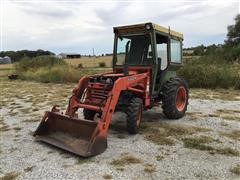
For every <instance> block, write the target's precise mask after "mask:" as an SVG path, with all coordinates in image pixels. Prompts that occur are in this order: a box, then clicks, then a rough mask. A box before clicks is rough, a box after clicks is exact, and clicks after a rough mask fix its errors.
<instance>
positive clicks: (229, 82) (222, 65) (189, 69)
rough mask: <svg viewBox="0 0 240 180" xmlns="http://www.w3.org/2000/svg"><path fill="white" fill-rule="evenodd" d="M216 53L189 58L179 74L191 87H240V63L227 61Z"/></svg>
mask: <svg viewBox="0 0 240 180" xmlns="http://www.w3.org/2000/svg"><path fill="white" fill-rule="evenodd" d="M217 59H218V57H217V56H214V55H208V56H203V57H201V58H199V59H194V60H189V62H187V63H186V64H185V65H184V67H182V68H181V69H180V70H179V71H178V74H179V75H180V76H183V77H184V78H185V79H186V80H187V81H188V83H189V86H190V87H196V88H230V87H233V88H235V89H240V72H239V69H240V64H237V63H236V64H232V63H226V62H224V60H223V59H222V58H221V59H219V60H217Z"/></svg>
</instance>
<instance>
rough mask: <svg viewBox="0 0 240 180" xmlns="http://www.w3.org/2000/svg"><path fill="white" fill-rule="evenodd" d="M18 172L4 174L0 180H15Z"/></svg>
mask: <svg viewBox="0 0 240 180" xmlns="http://www.w3.org/2000/svg"><path fill="white" fill-rule="evenodd" d="M19 174H20V173H19V172H15V171H14V172H10V173H7V174H4V176H3V177H0V180H14V179H17V177H18V176H19Z"/></svg>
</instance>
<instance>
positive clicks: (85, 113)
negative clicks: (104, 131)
mask: <svg viewBox="0 0 240 180" xmlns="http://www.w3.org/2000/svg"><path fill="white" fill-rule="evenodd" d="M95 114H96V112H95V111H93V110H89V109H83V116H84V119H87V120H92V121H93V120H94V116H95Z"/></svg>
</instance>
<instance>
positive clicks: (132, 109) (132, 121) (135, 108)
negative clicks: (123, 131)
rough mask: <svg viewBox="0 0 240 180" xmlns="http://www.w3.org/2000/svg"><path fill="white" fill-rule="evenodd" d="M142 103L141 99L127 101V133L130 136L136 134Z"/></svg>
mask: <svg viewBox="0 0 240 180" xmlns="http://www.w3.org/2000/svg"><path fill="white" fill-rule="evenodd" d="M142 111H143V102H142V99H140V98H137V97H133V98H131V99H130V100H129V104H128V107H127V109H126V115H127V131H128V132H129V133H130V134H137V133H138V130H139V127H140V122H141V119H142Z"/></svg>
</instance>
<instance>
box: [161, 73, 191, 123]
mask: <svg viewBox="0 0 240 180" xmlns="http://www.w3.org/2000/svg"><path fill="white" fill-rule="evenodd" d="M162 102H163V105H162V108H163V113H164V114H165V115H166V116H167V118H169V119H179V118H181V117H183V116H184V115H185V112H186V110H187V105H188V85H187V83H186V81H185V80H184V79H182V78H179V77H175V78H171V79H170V80H169V81H167V82H166V84H165V85H164V87H163V99H162Z"/></svg>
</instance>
